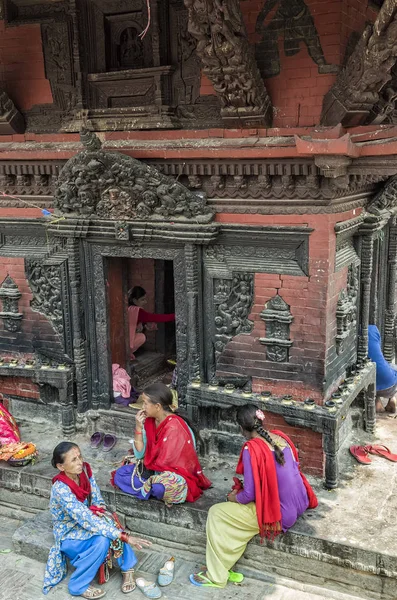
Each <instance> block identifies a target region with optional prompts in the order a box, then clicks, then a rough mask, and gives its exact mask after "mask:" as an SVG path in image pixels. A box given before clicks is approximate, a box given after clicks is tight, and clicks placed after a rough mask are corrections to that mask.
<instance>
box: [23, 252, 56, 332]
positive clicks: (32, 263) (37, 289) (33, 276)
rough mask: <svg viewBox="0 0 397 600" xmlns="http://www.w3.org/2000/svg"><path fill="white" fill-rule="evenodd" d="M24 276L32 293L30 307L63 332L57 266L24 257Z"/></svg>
mask: <svg viewBox="0 0 397 600" xmlns="http://www.w3.org/2000/svg"><path fill="white" fill-rule="evenodd" d="M25 269H26V277H27V280H28V282H29V286H30V289H31V290H32V293H33V300H32V302H31V304H30V305H31V307H32V309H33V310H36V311H37V312H40V313H42V314H43V315H45V316H46V317H47V318H48V319H50V321H51V323H52V325H53V327H54V329H55V331H57V333H58V334H59V335H62V334H63V329H64V327H63V312H62V298H61V286H62V280H61V275H60V271H59V267H58V266H55V265H49V266H45V265H44V264H43V263H41V262H39V261H37V260H30V259H26V261H25Z"/></svg>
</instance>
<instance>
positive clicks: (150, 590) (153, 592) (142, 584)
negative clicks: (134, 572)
mask: <svg viewBox="0 0 397 600" xmlns="http://www.w3.org/2000/svg"><path fill="white" fill-rule="evenodd" d="M135 583H136V587H137V588H139V589H140V590H141V592H142V594H143V595H144V596H146V598H150V599H157V598H161V596H162V593H161V590H160V588H159V587H157V584H156V583H150V582H149V581H145V580H144V578H143V577H138V579H137V580H136V581H135Z"/></svg>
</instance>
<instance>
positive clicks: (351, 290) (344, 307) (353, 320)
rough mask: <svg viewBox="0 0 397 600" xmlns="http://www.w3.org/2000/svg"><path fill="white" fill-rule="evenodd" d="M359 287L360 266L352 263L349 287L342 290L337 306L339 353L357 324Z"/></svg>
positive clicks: (348, 276) (348, 275) (336, 339)
mask: <svg viewBox="0 0 397 600" xmlns="http://www.w3.org/2000/svg"><path fill="white" fill-rule="evenodd" d="M358 287H359V277H358V266H356V265H354V264H351V265H350V266H349V269H348V274H347V289H345V290H342V291H341V292H340V294H339V299H338V304H337V306H336V337H335V346H336V353H337V354H342V352H344V350H345V341H346V339H347V338H349V336H350V334H351V333H352V332H353V330H354V329H355V327H356V324H357V297H358Z"/></svg>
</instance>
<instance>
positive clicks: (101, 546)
mask: <svg viewBox="0 0 397 600" xmlns="http://www.w3.org/2000/svg"><path fill="white" fill-rule="evenodd" d="M109 546H110V540H109V539H108V538H106V537H104V536H103V535H94V536H93V537H91V538H89V539H88V540H64V541H63V542H62V544H61V551H62V552H63V553H64V554H66V556H67V557H68V558H69V560H70V562H71V564H72V566H73V567H74V568H75V571H74V572H73V574H72V576H71V578H70V580H69V586H68V587H69V593H70V594H71V595H72V596H81V594H84V592H85V591H86V590H87V588H88V587H89V585H90V584H91V582H92V580H93V579H94V577H95V576H96V574H97V572H98V570H99V567H100V566H101V565H102V564H103V562H104V561H105V558H106V555H107V553H108V550H109ZM117 562H118V564H119V567H120V569H121V570H122V571H128V569H132V568H133V567H134V566H135V565H136V563H137V559H136V556H135V553H134V551H133V549H132V548H131V546H129V545H128V544H123V554H122V555H121V556H120V558H118V559H117Z"/></svg>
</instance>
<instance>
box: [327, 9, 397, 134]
mask: <svg viewBox="0 0 397 600" xmlns="http://www.w3.org/2000/svg"><path fill="white" fill-rule="evenodd" d="M396 59H397V4H396V2H395V0H385V2H384V4H383V6H382V8H381V9H380V11H379V14H378V17H377V19H376V21H375V23H374V24H373V25H372V24H370V25H367V26H366V28H365V30H364V32H363V34H362V37H361V39H360V41H359V42H358V44H357V45H356V47H355V49H354V51H353V52H352V54H351V56H350V58H349V59H348V61H347V64H346V66H345V67H344V69H343V70H342V71H341V73H340V74H339V76H338V78H337V80H336V82H335V84H334V86H333V87H332V88H331V90H330V91H329V92H328V94H327V95H326V96H325V98H324V104H323V112H322V116H321V123H322V124H323V125H337V124H338V123H342V125H344V126H353V125H359V124H362V123H364V122H365V121H366V120H367V119H368V116H369V114H370V112H371V110H372V108H373V107H374V106H375V105H376V104H377V103H378V102H379V99H380V92H381V90H382V89H383V88H384V87H385V85H386V84H387V83H388V82H389V81H390V79H391V74H390V73H391V69H392V68H393V66H394V63H395V62H396Z"/></svg>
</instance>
